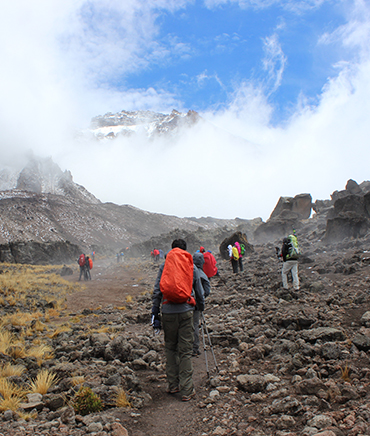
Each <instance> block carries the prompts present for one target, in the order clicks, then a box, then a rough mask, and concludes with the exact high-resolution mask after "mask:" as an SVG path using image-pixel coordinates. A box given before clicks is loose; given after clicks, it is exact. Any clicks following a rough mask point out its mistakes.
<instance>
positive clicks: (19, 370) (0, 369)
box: [0, 363, 26, 378]
mask: <svg viewBox="0 0 370 436" xmlns="http://www.w3.org/2000/svg"><path fill="white" fill-rule="evenodd" d="M25 370H26V368H25V367H24V366H23V365H12V364H11V363H5V364H3V365H1V366H0V377H4V378H6V377H12V376H21V375H22V374H23V373H24V372H25Z"/></svg>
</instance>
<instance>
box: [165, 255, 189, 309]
mask: <svg viewBox="0 0 370 436" xmlns="http://www.w3.org/2000/svg"><path fill="white" fill-rule="evenodd" d="M193 270H194V266H193V256H192V255H191V254H190V253H188V252H187V251H185V250H182V249H181V248H178V247H176V248H173V249H172V250H171V251H170V252H169V253H168V254H167V256H166V261H165V264H164V268H163V272H162V277H161V281H160V283H159V286H160V290H161V292H162V294H163V304H166V303H176V304H181V303H186V302H187V303H189V304H191V305H193V306H195V300H194V298H193V297H192V296H191V291H192V289H193Z"/></svg>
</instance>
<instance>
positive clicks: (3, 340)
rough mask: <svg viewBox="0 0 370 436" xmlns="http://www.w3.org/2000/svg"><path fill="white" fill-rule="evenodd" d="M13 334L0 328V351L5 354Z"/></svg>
mask: <svg viewBox="0 0 370 436" xmlns="http://www.w3.org/2000/svg"><path fill="white" fill-rule="evenodd" d="M13 339H14V337H13V335H12V334H11V333H10V332H9V331H8V330H5V329H3V328H0V353H3V354H6V353H5V352H6V350H7V349H8V348H9V347H10V345H11V344H12V342H13Z"/></svg>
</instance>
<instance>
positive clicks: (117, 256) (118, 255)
mask: <svg viewBox="0 0 370 436" xmlns="http://www.w3.org/2000/svg"><path fill="white" fill-rule="evenodd" d="M120 257H121V256H120V254H119V253H117V254H116V258H117V263H119V260H120Z"/></svg>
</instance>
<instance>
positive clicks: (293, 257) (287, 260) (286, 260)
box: [279, 231, 300, 291]
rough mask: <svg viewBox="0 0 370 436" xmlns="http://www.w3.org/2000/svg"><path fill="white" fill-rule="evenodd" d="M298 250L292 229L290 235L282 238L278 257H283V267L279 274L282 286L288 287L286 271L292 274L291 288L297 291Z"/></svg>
mask: <svg viewBox="0 0 370 436" xmlns="http://www.w3.org/2000/svg"><path fill="white" fill-rule="evenodd" d="M299 254H300V250H299V247H298V240H297V237H296V236H295V232H294V231H293V234H292V235H289V236H288V237H286V238H284V239H283V245H282V247H281V253H280V254H279V256H280V257H282V258H283V268H282V270H281V276H282V279H283V288H284V289H288V273H289V271H290V272H291V274H292V278H293V288H294V290H296V291H299V277H298V257H299Z"/></svg>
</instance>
